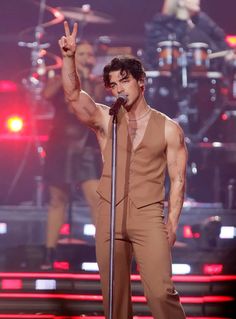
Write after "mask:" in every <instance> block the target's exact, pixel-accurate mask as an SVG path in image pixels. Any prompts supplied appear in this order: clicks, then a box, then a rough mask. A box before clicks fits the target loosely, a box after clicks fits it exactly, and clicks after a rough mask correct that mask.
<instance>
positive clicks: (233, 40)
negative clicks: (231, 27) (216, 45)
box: [225, 34, 236, 48]
mask: <svg viewBox="0 0 236 319" xmlns="http://www.w3.org/2000/svg"><path fill="white" fill-rule="evenodd" d="M225 40H226V42H227V43H228V45H229V46H231V47H233V48H235V47H236V35H233V34H232V35H227V36H226V39H225Z"/></svg>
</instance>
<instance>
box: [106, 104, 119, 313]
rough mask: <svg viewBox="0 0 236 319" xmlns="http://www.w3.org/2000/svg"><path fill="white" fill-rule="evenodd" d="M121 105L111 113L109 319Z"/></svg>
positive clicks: (111, 110)
mask: <svg viewBox="0 0 236 319" xmlns="http://www.w3.org/2000/svg"><path fill="white" fill-rule="evenodd" d="M119 108H120V106H117V105H116V104H114V105H113V106H112V107H111V109H110V111H109V114H110V115H113V119H112V158H111V208H110V254H109V256H110V259H109V299H108V301H109V312H108V319H112V318H113V306H114V305H113V299H114V284H115V282H114V274H115V268H114V252H115V210H116V163H117V114H118V111H119Z"/></svg>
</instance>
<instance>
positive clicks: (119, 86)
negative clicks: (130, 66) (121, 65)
mask: <svg viewBox="0 0 236 319" xmlns="http://www.w3.org/2000/svg"><path fill="white" fill-rule="evenodd" d="M122 92H124V87H123V85H122V84H121V83H119V84H118V86H117V93H118V94H120V93H122Z"/></svg>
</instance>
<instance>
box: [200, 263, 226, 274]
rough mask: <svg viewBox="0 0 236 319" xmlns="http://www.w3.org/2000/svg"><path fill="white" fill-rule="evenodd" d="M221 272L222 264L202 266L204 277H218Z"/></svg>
mask: <svg viewBox="0 0 236 319" xmlns="http://www.w3.org/2000/svg"><path fill="white" fill-rule="evenodd" d="M222 272H223V265H222V264H205V265H204V266H203V273H204V275H219V274H222Z"/></svg>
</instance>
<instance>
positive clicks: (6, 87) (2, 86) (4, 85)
mask: <svg viewBox="0 0 236 319" xmlns="http://www.w3.org/2000/svg"><path fill="white" fill-rule="evenodd" d="M16 91H17V85H16V83H14V82H12V81H7V80H2V81H0V93H3V92H4V93H5V92H16Z"/></svg>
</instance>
